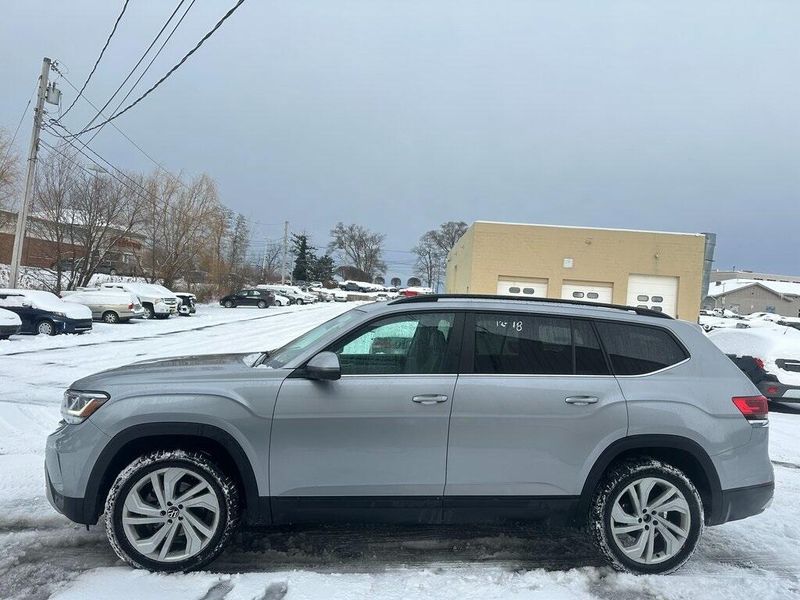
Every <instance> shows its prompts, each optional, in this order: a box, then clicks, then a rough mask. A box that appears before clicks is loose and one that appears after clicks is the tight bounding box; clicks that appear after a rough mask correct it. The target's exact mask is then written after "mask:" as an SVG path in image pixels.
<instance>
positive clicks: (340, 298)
mask: <svg viewBox="0 0 800 600" xmlns="http://www.w3.org/2000/svg"><path fill="white" fill-rule="evenodd" d="M331 293H332V295H333V301H334V302H347V292H345V291H344V290H342V289H338V290H331Z"/></svg>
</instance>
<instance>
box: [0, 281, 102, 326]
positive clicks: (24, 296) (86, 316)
mask: <svg viewBox="0 0 800 600" xmlns="http://www.w3.org/2000/svg"><path fill="white" fill-rule="evenodd" d="M0 308H5V309H6V310H10V311H11V312H13V313H16V315H17V316H18V317H19V318H20V321H22V327H21V329H20V333H41V334H43V335H55V334H57V333H83V332H85V331H90V330H91V329H92V311H91V310H89V308H88V307H86V306H82V305H80V304H74V303H70V302H64V301H63V300H62V299H61V298H59V297H58V296H56V295H55V294H52V293H50V292H44V291H39V290H23V289H0Z"/></svg>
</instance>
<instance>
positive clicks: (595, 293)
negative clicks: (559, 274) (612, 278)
mask: <svg viewBox="0 0 800 600" xmlns="http://www.w3.org/2000/svg"><path fill="white" fill-rule="evenodd" d="M561 297H562V298H563V299H564V300H583V301H585V302H603V303H605V304H611V301H612V299H613V297H614V286H613V285H612V284H610V283H598V282H590V281H565V282H564V283H563V285H562V286H561Z"/></svg>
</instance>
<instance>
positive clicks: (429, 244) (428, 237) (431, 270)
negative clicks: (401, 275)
mask: <svg viewBox="0 0 800 600" xmlns="http://www.w3.org/2000/svg"><path fill="white" fill-rule="evenodd" d="M412 251H413V252H414V254H416V255H417V262H416V265H415V269H416V272H417V275H419V276H420V279H422V281H424V282H426V285H427V286H428V287H430V288H434V289H438V287H439V282H440V281H441V275H442V264H443V260H442V249H441V247H440V246H439V243H438V240H437V239H436V232H435V231H428V232H427V233H424V234H423V235H422V237H420V238H419V243H418V244H417V245H416V246H414V248H413V250H412Z"/></svg>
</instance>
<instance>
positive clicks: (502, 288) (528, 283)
mask: <svg viewBox="0 0 800 600" xmlns="http://www.w3.org/2000/svg"><path fill="white" fill-rule="evenodd" d="M497 293H498V294H499V295H501V296H526V297H534V298H547V280H546V279H523V280H518V279H498V280H497Z"/></svg>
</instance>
